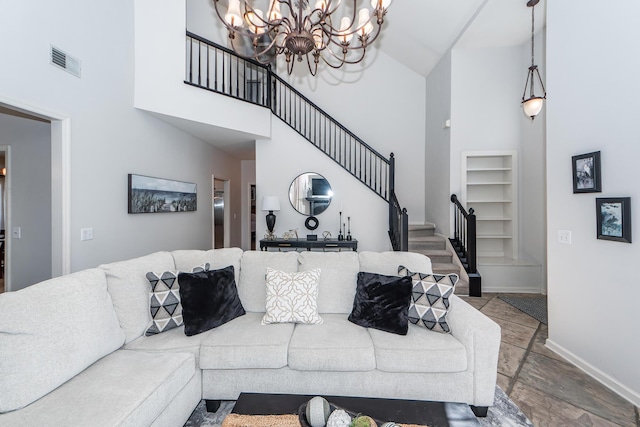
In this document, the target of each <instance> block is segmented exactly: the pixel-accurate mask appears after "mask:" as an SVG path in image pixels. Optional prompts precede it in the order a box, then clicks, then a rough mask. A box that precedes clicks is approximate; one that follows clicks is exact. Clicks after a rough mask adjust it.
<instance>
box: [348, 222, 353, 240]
mask: <svg viewBox="0 0 640 427" xmlns="http://www.w3.org/2000/svg"><path fill="white" fill-rule="evenodd" d="M347 224H349V229H348V231H347V240H351V239H352V237H351V217H350V216H348V217H347Z"/></svg>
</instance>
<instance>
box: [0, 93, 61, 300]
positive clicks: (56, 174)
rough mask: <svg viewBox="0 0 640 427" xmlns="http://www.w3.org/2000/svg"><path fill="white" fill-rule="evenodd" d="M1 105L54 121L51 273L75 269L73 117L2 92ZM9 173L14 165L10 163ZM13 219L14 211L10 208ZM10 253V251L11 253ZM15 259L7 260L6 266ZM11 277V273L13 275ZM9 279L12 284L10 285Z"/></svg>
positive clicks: (7, 288)
mask: <svg viewBox="0 0 640 427" xmlns="http://www.w3.org/2000/svg"><path fill="white" fill-rule="evenodd" d="M0 105H2V106H4V107H7V108H9V109H12V110H16V111H20V112H23V113H26V114H29V115H32V116H36V117H40V118H42V119H45V120H48V121H49V122H50V123H51V277H57V276H61V275H64V274H69V273H71V118H70V117H69V116H67V115H65V114H62V113H58V112H55V111H51V110H49V109H47V108H43V107H41V106H38V105H33V104H27V103H24V102H22V101H19V100H16V99H12V98H9V97H6V96H2V95H0ZM7 171H8V174H9V175H10V174H11V169H9V166H7ZM7 220H8V221H11V213H10V212H7ZM9 226H10V222H7V223H6V226H5V247H6V249H5V257H6V256H8V257H9V258H7V260H10V257H11V251H10V250H8V249H9V247H10V245H8V246H7V244H6V243H7V242H6V241H7V237H9V236H10V233H11V230H10V229H9V228H8V227H9ZM7 254H8V255H7ZM6 268H8V271H9V272H10V270H11V263H10V262H6V261H5V269H6ZM9 279H10V277H9ZM7 283H8V286H7ZM10 286H11V283H10V280H7V281H5V290H6V291H11V290H12V289H11V287H10Z"/></svg>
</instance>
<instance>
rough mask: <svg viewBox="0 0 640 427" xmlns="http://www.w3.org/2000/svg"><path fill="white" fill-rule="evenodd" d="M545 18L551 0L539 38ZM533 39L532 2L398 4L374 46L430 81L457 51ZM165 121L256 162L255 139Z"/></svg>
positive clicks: (538, 11) (403, 0)
mask: <svg viewBox="0 0 640 427" xmlns="http://www.w3.org/2000/svg"><path fill="white" fill-rule="evenodd" d="M368 2H369V0H365V3H368ZM545 16H546V0H540V3H538V5H537V6H536V7H535V17H536V32H537V31H539V30H540V29H541V28H542V27H543V26H544V25H545ZM530 37H531V9H530V8H528V7H527V0H394V1H393V2H392V3H391V6H390V7H389V11H388V13H387V16H386V17H385V23H384V27H383V30H382V33H381V34H380V37H379V38H378V40H376V42H375V44H376V45H377V47H379V48H380V50H382V51H383V52H385V53H386V54H387V55H389V56H391V57H392V58H394V59H396V60H397V61H399V62H401V63H403V64H404V65H406V66H407V67H409V68H410V69H412V70H414V71H415V72H417V73H419V74H421V75H423V76H425V77H426V76H428V75H429V73H430V72H431V70H433V68H434V67H435V66H436V65H437V64H438V62H439V61H440V59H441V58H442V56H444V54H446V53H447V51H448V50H449V49H450V48H452V47H454V46H455V47H460V48H484V47H507V46H520V45H522V44H524V43H527V42H528V40H529V39H530ZM160 118H161V119H162V120H164V121H167V122H169V123H171V124H172V125H174V126H176V127H178V128H180V129H182V130H184V131H186V132H188V133H190V134H191V135H194V136H195V137H197V138H199V139H201V140H203V141H205V142H208V143H210V144H212V145H214V146H216V147H218V148H220V149H222V150H224V151H226V152H228V153H229V154H231V155H232V156H234V157H236V158H239V159H243V160H245V159H254V158H255V149H254V146H255V143H254V141H253V139H252V137H251V135H248V134H243V133H239V132H233V131H229V130H227V129H221V128H215V127H212V126H208V125H203V124H200V123H195V122H192V121H188V120H182V119H176V118H168V117H164V116H163V117H160Z"/></svg>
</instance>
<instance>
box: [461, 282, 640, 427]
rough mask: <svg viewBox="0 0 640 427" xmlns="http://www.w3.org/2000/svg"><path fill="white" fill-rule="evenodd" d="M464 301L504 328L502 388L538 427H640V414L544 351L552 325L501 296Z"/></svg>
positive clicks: (588, 378) (576, 370)
mask: <svg viewBox="0 0 640 427" xmlns="http://www.w3.org/2000/svg"><path fill="white" fill-rule="evenodd" d="M519 296H522V295H519ZM463 298H464V300H465V301H467V302H469V303H470V304H471V305H473V306H474V307H476V308H477V309H478V310H480V311H481V312H483V313H484V314H486V315H487V316H489V317H490V318H491V319H493V320H494V321H495V322H496V323H498V324H499V325H500V327H501V328H502V342H501V346H500V358H499V361H498V385H499V386H500V387H501V388H502V389H503V390H504V391H505V392H506V393H507V395H508V396H509V397H510V398H511V400H513V401H514V402H515V403H516V404H517V405H518V406H519V407H520V409H522V411H523V412H524V413H525V414H526V415H527V417H529V419H530V420H531V421H532V422H533V424H534V425H535V426H536V427H547V426H548V427H559V426H576V427H587V426H625V427H626V426H628V427H640V416H639V409H638V408H636V407H634V405H632V404H631V403H629V402H627V401H626V400H624V399H623V398H621V397H620V396H618V395H617V394H615V393H614V392H612V391H610V390H609V389H608V388H606V387H604V386H603V385H601V384H600V383H599V382H597V381H596V380H594V379H593V378H591V377H590V376H588V375H587V374H585V373H584V372H582V371H581V370H580V369H578V368H576V367H575V366H573V365H571V364H570V363H568V362H566V361H565V360H564V359H563V358H562V357H561V356H558V355H556V354H555V353H553V352H552V351H550V350H548V349H547V348H546V347H545V346H544V343H545V340H546V338H547V333H548V332H547V331H548V329H547V326H546V325H544V324H542V323H540V322H538V321H537V320H536V319H534V318H533V317H530V316H528V315H526V314H524V313H522V312H521V311H520V310H518V309H516V308H514V307H512V306H511V305H509V304H507V303H506V302H504V301H502V300H501V299H499V298H498V294H485V295H483V296H482V297H481V298H474V297H463Z"/></svg>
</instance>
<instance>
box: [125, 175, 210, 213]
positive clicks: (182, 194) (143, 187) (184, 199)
mask: <svg viewBox="0 0 640 427" xmlns="http://www.w3.org/2000/svg"><path fill="white" fill-rule="evenodd" d="M127 189H128V191H127V195H128V203H127V211H128V212H129V213H130V214H139V213H172V212H194V211H196V210H198V186H197V185H196V184H194V183H193V182H183V181H174V180H171V179H164V178H154V177H151V176H145V175H136V174H131V173H130V174H129V175H128V186H127Z"/></svg>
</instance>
